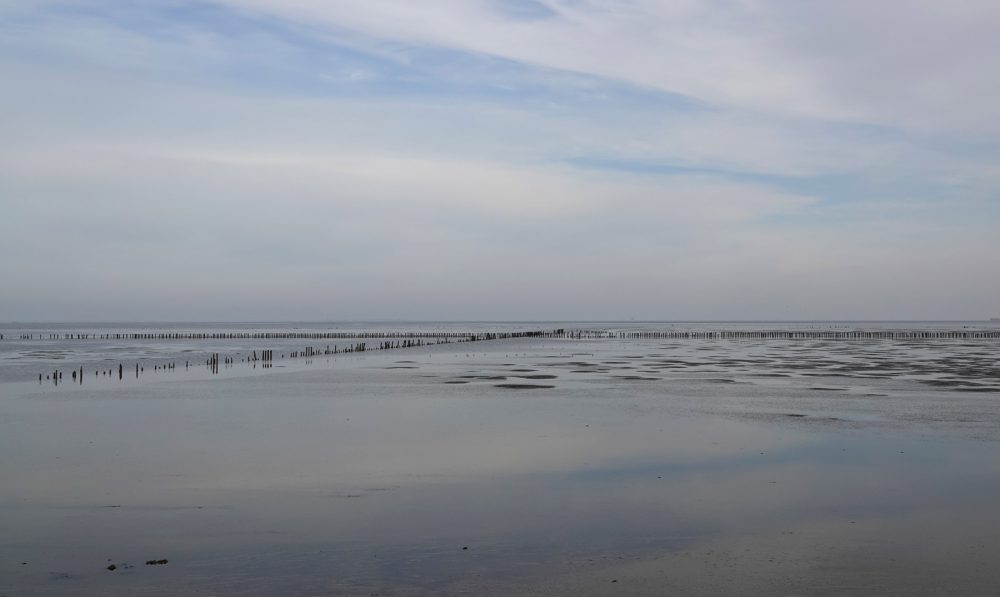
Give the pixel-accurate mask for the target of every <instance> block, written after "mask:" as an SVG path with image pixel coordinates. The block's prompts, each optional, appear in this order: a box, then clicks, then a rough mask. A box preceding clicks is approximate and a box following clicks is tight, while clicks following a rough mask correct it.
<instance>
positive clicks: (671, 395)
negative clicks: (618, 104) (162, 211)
mask: <svg viewBox="0 0 1000 597" xmlns="http://www.w3.org/2000/svg"><path fill="white" fill-rule="evenodd" d="M998 325H1000V322H910V323H901V322H799V323H775V322H760V323H745V322H737V323H733V322H730V323H727V322H682V323H661V322H652V323H650V322H511V323H491V322H464V323H423V322H377V323H364V324H328V323H316V322H312V323H303V324H288V323H276V324H189V323H184V324H163V323H155V324H88V325H78V324H35V325H30V326H29V325H23V324H21V325H18V324H8V325H4V326H0V334H3V336H4V339H3V340H0V594H2V595H10V596H14V595H97V594H100V595H177V594H181V595H185V594H187V595H213V594H253V595H272V594H294V595H329V594H334V595H341V594H343V595H373V594H378V595H425V594H449V595H451V594H546V595H552V594H566V595H570V594H573V595H576V594H594V595H605V594H619V593H620V594H628V595H637V594H648V595H658V594H666V593H677V594H706V595H708V594H727V593H741V594H837V595H843V594H872V593H898V594H997V592H998V591H1000V571H998V570H997V567H996V566H995V564H994V562H995V561H996V559H997V557H998V556H1000V532H998V531H1000V529H998V527H997V522H996V521H998V520H1000V443H998V441H1000V342H996V341H960V340H955V341H940V340H938V341H813V340H804V341H796V342H792V341H730V340H726V341H719V340H630V339H580V340H577V339H571V338H562V337H559V338H556V337H553V338H517V339H505V340H490V341H479V342H449V343H440V344H429V345H425V346H421V347H414V348H400V349H392V350H384V351H365V352H354V353H346V354H345V353H337V354H320V355H318V356H314V357H312V358H308V359H306V358H291V357H290V356H285V357H282V358H278V359H277V360H276V361H275V363H274V366H273V367H267V368H265V367H263V366H262V364H261V363H260V362H259V361H248V360H244V359H247V358H248V357H249V355H251V354H252V353H253V352H255V351H259V350H261V349H263V348H268V349H273V350H275V351H276V352H277V353H278V354H279V355H281V354H285V355H290V354H291V353H292V352H293V351H295V350H298V349H300V348H303V347H305V346H307V345H309V346H315V345H318V344H319V343H320V342H321V343H322V347H325V345H326V343H327V341H326V340H321V341H316V340H305V339H296V338H292V339H282V340H246V339H239V340H228V339H224V340H158V339H143V340H129V341H114V340H100V339H98V340H94V339H88V340H76V339H65V336H66V335H73V334H77V335H86V334H91V335H94V334H97V335H99V334H101V333H106V332H108V331H109V330H147V331H150V332H151V333H152V332H154V331H163V330H167V331H171V330H172V331H175V332H179V331H205V330H214V331H220V332H227V331H245V330H272V331H285V330H301V331H317V332H318V331H329V330H339V331H345V332H350V331H352V330H353V331H357V332H361V331H373V330H381V331H386V332H389V331H419V332H428V333H434V332H442V333H443V332H448V331H452V332H473V333H485V332H503V331H508V332H509V331H528V330H536V329H538V330H548V329H557V328H564V329H589V330H664V329H692V330H705V329H737V327H739V329H776V328H782V329H837V328H843V327H845V326H846V327H847V328H850V329H897V328H912V329H995V328H996V327H998ZM740 326H741V327H740ZM991 326H992V327H991ZM32 335H33V336H34V337H33V338H30V339H24V340H21V339H20V338H21V337H22V336H32ZM56 336H60V338H55V337H56ZM50 338H52V339H50ZM333 342H334V341H330V343H331V344H332V343H333ZM337 342H341V340H338V341H337ZM369 342H371V341H370V340H369ZM213 353H221V354H224V355H231V356H233V357H234V362H233V364H232V366H230V367H223V368H222V369H221V370H220V371H219V373H214V372H212V371H211V370H210V369H209V368H206V367H205V366H204V364H203V363H204V360H205V358H206V357H207V356H208V355H210V354H213ZM181 360H185V361H187V362H195V363H196V364H195V366H193V367H181V368H169V369H161V368H160V364H167V363H176V362H179V361H181ZM119 362H126V363H127V364H128V365H129V366H133V365H135V364H136V363H141V364H142V367H143V369H144V370H143V372H142V374H141V375H140V376H135V375H132V376H128V375H126V376H124V377H122V378H121V379H119V378H118V377H117V370H116V368H117V364H118V363H119ZM80 367H82V368H83V370H84V376H83V380H82V383H81V382H79V381H78V382H76V383H71V381H70V380H71V378H70V373H69V371H70V370H78V369H79V368H80ZM105 368H107V369H114V374H113V375H105V374H103V370H104V369H105ZM56 369H60V370H63V371H65V372H66V373H65V375H64V377H63V381H62V383H60V384H58V385H56V384H55V383H54V381H53V380H51V379H48V380H46V379H44V374H46V373H47V372H49V371H50V370H51V371H55V370H56ZM39 374H43V379H42V381H39V380H38V375H39ZM162 560H167V563H165V564H150V565H147V564H146V562H147V561H151V562H159V561H162ZM112 566H113V569H110V570H109V568H110V567H112Z"/></svg>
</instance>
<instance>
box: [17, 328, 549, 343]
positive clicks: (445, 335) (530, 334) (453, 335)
mask: <svg viewBox="0 0 1000 597" xmlns="http://www.w3.org/2000/svg"><path fill="white" fill-rule="evenodd" d="M565 333H566V331H565V330H563V329H558V330H547V331H542V330H533V331H524V332H381V331H380V332H374V331H359V332H299V331H291V332H114V333H111V332H108V333H86V334H79V333H72V334H60V333H47V334H21V336H20V337H19V338H18V339H19V340H334V339H351V338H363V339H366V340H372V339H380V338H384V339H402V338H407V339H417V338H420V339H434V338H437V339H449V340H459V341H476V340H501V339H509V338H540V337H544V338H559V337H564V336H565ZM2 339H3V336H2V335H0V340H2Z"/></svg>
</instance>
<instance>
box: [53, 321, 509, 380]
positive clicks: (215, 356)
mask: <svg viewBox="0 0 1000 597" xmlns="http://www.w3.org/2000/svg"><path fill="white" fill-rule="evenodd" d="M515 333H518V334H523V333H524V332H515ZM354 337H357V336H354ZM508 337H512V336H508V335H504V334H469V335H468V337H463V338H461V339H460V341H465V342H475V341H482V340H497V339H501V338H508ZM516 337H525V336H516ZM450 343H451V339H449V338H447V337H442V338H437V339H436V341H435V342H425V339H424V338H416V339H412V338H407V339H403V340H396V341H395V342H392V341H389V340H387V341H384V342H381V343H380V344H378V345H377V346H376V347H375V348H370V347H369V346H368V343H367V342H357V343H354V344H351V345H349V346H346V347H343V348H341V347H339V346H338V345H336V344H334V345H333V346H332V347H331V346H330V345H329V344H327V345H326V348H323V349H319V348H316V347H313V346H307V347H305V348H304V349H303V350H293V351H289V352H288V358H290V359H297V358H313V357H316V356H319V355H336V354H344V353H355V352H365V351H371V350H392V349H400V348H418V347H422V346H428V345H430V344H450ZM280 358H282V359H284V358H285V353H280ZM240 362H246V363H253V364H254V366H256V364H257V363H258V362H259V363H261V365H262V366H263V367H265V368H270V367H272V366H273V362H274V350H271V349H264V350H261V351H259V354H258V351H256V350H254V351H252V352H251V353H250V354H248V355H247V356H246V358H243V359H241V360H240ZM220 364H221V365H222V366H224V367H231V366H233V365H235V364H236V357H234V356H224V355H223V356H220V355H219V353H212V354H211V355H209V357H208V358H207V359H206V360H205V366H206V367H207V368H208V370H209V371H210V372H211V373H213V374H218V373H219V366H220ZM153 367H154V370H156V371H159V370H164V371H173V370H175V369H176V363H173V362H170V363H166V364H163V365H159V364H155V365H154V366H153ZM190 367H191V363H190V361H185V362H184V368H185V370H187V369H190ZM145 370H146V369H145V367H144V366H142V365H141V364H140V363H136V364H135V377H136V379H138V378H139V375H140V374H141V373H144V372H145ZM114 374H115V370H114V368H112V369H107V370H104V369H97V370H95V371H94V376H95V377H99V376H102V375H103V376H104V377H111V378H114ZM83 377H84V375H83V367H80V369H79V371H77V370H76V369H74V370H72V372H71V379H72V380H73V382H74V383H79V384H81V385H82V384H83ZM118 379H119V381H124V379H125V368H124V364H122V363H119V364H118ZM44 380H49V381H53V382H54V383H55V384H56V385H59V383H61V382H62V381H63V372H62V371H59V370H58V369H56V370H55V371H53V372H52V373H50V374H45V373H39V374H38V383H42V382H43V381H44Z"/></svg>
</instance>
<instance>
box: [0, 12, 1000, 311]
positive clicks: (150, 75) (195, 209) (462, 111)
mask: <svg viewBox="0 0 1000 597" xmlns="http://www.w3.org/2000/svg"><path fill="white" fill-rule="evenodd" d="M997 31H1000V3H997V2H995V1H993V0H955V1H950V2H941V1H940V0H880V1H879V2H871V1H870V0H866V1H860V0H842V1H838V2H799V1H793V0H700V1H695V0H676V1H671V2H668V1H665V0H424V1H422V2H413V1H412V0H364V1H346V0H199V1H187V0H143V1H139V0H134V1H129V0H73V1H50V0H30V1H26V0H0V321H129V320H134V321H150V320H163V321H167V320H187V321H251V320H266V321H276V320H330V321H338V320H370V319H398V320H532V321H540V320H581V319H583V320H588V319H589V320H627V319H633V318H634V319H644V320H805V319H824V320H826V319H845V320H851V319H880V320H886V319H889V320H892V319H905V320H914V319H985V318H989V317H1000V68H997V64H996V57H997V56H1000V36H998V35H997V34H996V32H997Z"/></svg>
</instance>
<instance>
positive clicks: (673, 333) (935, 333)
mask: <svg viewBox="0 0 1000 597" xmlns="http://www.w3.org/2000/svg"><path fill="white" fill-rule="evenodd" d="M511 338H572V339H602V338H609V339H622V340H624V339H647V340H1000V330H899V329H897V330H646V331H643V330H636V331H620V330H565V329H557V330H549V331H539V330H535V331H524V332H476V333H472V332H219V333H203V332H176V333H145V332H135V333H93V334H55V333H48V334H21V335H19V336H18V338H17V339H18V340H248V339H267V340H271V339H275V340H285V339H293V340H294V339H305V340H323V339H366V340H372V339H384V340H385V341H384V342H382V343H380V345H379V348H407V347H411V346H419V345H422V344H420V343H418V342H421V341H423V340H427V339H434V340H436V343H441V342H446V341H452V340H455V341H459V342H475V341H480V340H503V339H511ZM3 339H4V336H3V334H0V340H3ZM393 340H396V342H393Z"/></svg>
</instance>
